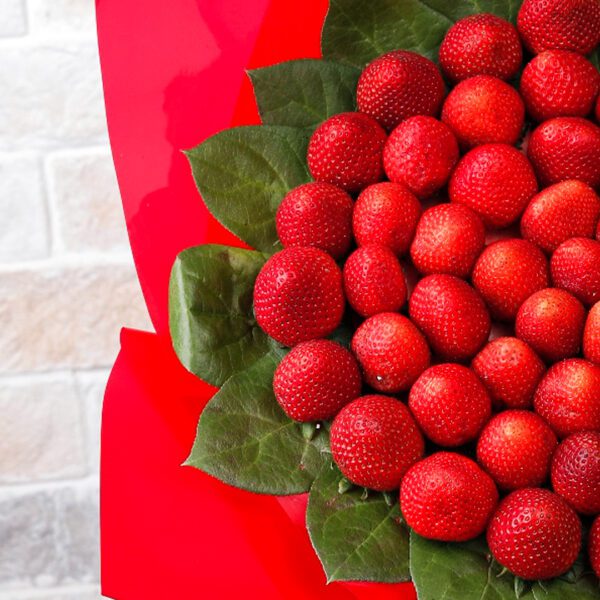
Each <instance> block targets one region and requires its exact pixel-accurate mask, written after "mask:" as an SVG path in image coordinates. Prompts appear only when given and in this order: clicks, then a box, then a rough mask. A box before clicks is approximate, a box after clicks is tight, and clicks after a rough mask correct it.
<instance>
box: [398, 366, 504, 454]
mask: <svg viewBox="0 0 600 600" xmlns="http://www.w3.org/2000/svg"><path fill="white" fill-rule="evenodd" d="M408 406H409V407H410V410H411V412H412V414H413V416H414V417H415V419H416V420H417V423H418V424H419V426H420V427H421V430H422V431H423V433H424V434H425V435H426V436H427V437H428V438H429V439H430V440H431V441H432V442H433V443H434V444H438V445H439V446H447V447H448V446H450V447H451V446H462V445H463V444H466V443H467V442H470V441H472V440H474V439H475V438H476V437H477V435H478V434H479V432H480V431H481V429H482V428H483V426H484V425H485V424H486V423H487V422H488V421H489V419H490V416H491V414H492V402H491V400H490V397H489V395H488V393H487V391H486V389H485V387H484V386H483V384H482V383H481V381H479V379H478V378H477V376H476V375H475V373H473V371H471V369H467V367H463V366H462V365H457V364H453V363H446V364H441V365H435V366H433V367H429V369H427V370H426V371H425V372H424V373H423V374H422V375H421V376H420V377H419V379H417V381H416V383H415V384H414V385H413V386H412V388H411V390H410V395H409V398H408Z"/></svg>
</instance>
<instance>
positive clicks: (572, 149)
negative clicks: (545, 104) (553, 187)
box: [527, 117, 600, 188]
mask: <svg viewBox="0 0 600 600" xmlns="http://www.w3.org/2000/svg"><path fill="white" fill-rule="evenodd" d="M527 156H528V157H529V160H530V161H531V162H532V164H533V167H534V169H535V173H536V175H537V176H538V179H539V180H540V183H541V184H542V185H550V184H552V183H558V182H559V181H564V180H565V179H579V180H580V181H583V182H584V183H587V184H588V185H590V186H591V187H593V188H597V187H598V186H600V168H598V165H599V164H600V127H598V126H597V125H594V123H592V122H591V121H587V120H586V119H581V118H578V117H556V118H555V119H550V120H549V121H545V122H544V123H542V124H541V125H539V126H538V127H537V128H536V129H535V130H534V131H533V133H532V134H531V137H530V138H529V146H528V148H527Z"/></svg>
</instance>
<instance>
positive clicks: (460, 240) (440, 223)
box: [410, 204, 485, 277]
mask: <svg viewBox="0 0 600 600" xmlns="http://www.w3.org/2000/svg"><path fill="white" fill-rule="evenodd" d="M484 244H485V228H484V226H483V223H482V221H481V219H480V218H479V217H478V216H477V214H476V213H474V212H473V211H472V210H471V209H470V208H467V207H466V206H462V205H460V204H438V205H437V206H432V207H431V208H429V209H427V210H426V211H425V212H424V213H423V215H422V216H421V219H420V220H419V224H418V225H417V232H416V234H415V238H414V240H413V243H412V246H411V247H410V256H411V258H412V261H413V263H414V265H415V267H416V268H417V269H418V270H419V271H420V272H421V273H423V274H424V275H431V274H433V273H447V274H448V275H455V276H456V277H468V276H469V274H470V273H471V269H472V268H473V264H474V262H475V261H476V260H477V257H478V256H479V255H480V254H481V251H482V249H483V246H484Z"/></svg>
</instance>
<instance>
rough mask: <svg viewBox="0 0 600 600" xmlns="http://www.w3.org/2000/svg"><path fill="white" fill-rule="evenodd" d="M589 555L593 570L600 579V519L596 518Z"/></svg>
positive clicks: (591, 531) (590, 540)
mask: <svg viewBox="0 0 600 600" xmlns="http://www.w3.org/2000/svg"><path fill="white" fill-rule="evenodd" d="M588 553H589V555H590V563H591V564H592V569H594V573H596V577H600V517H596V519H595V520H594V523H593V525H592V528H591V529H590V539H589V546H588Z"/></svg>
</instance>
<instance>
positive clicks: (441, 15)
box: [321, 0, 520, 68]
mask: <svg viewBox="0 0 600 600" xmlns="http://www.w3.org/2000/svg"><path fill="white" fill-rule="evenodd" d="M519 6H520V0H457V1H456V2H455V1H452V2H448V0H331V2H330V4H329V12H328V13H327V18H326V19H325V25H324V27H323V35H322V38H321V45H322V50H323V56H324V57H325V58H326V59H329V60H336V61H340V62H345V63H348V64H351V65H354V66H356V67H361V68H362V67H364V66H365V65H366V64H367V63H368V62H369V61H371V60H373V59H374V58H376V57H377V56H379V55H380V54H383V53H384V52H389V51H390V50H396V49H399V48H402V49H405V50H412V51H414V52H418V53H420V54H423V55H425V56H427V57H429V58H432V59H435V58H436V57H437V52H438V48H439V46H440V43H441V42H442V39H443V37H444V35H445V34H446V31H447V30H448V29H449V28H450V27H451V25H452V24H453V23H454V22H456V21H457V20H459V19H461V18H463V17H465V16H467V15H470V14H475V13H480V12H491V13H494V14H497V15H498V16H501V17H504V18H507V19H510V20H515V18H516V15H517V12H518V9H519Z"/></svg>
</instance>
